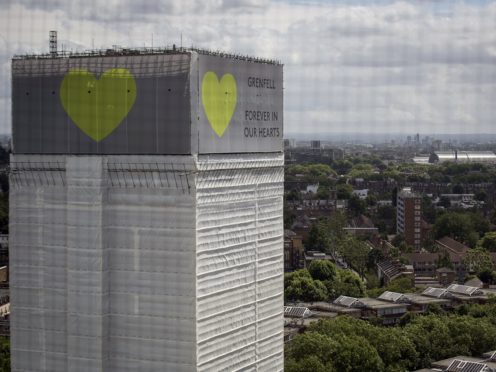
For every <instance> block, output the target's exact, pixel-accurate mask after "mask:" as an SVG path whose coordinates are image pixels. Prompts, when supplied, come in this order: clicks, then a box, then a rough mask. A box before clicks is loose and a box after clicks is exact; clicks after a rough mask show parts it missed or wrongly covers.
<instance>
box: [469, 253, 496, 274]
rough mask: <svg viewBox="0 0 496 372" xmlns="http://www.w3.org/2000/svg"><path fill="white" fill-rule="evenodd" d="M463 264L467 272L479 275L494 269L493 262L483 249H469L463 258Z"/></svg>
mask: <svg viewBox="0 0 496 372" xmlns="http://www.w3.org/2000/svg"><path fill="white" fill-rule="evenodd" d="M463 264H464V265H465V267H466V268H467V270H468V271H470V272H474V273H476V274H479V273H481V272H483V271H492V270H493V269H494V264H493V260H492V258H491V255H490V254H489V252H488V251H486V250H485V249H483V248H475V249H471V250H469V251H468V252H467V254H466V255H465V257H464V258H463Z"/></svg>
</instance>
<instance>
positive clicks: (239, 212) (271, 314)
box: [10, 52, 284, 372]
mask: <svg viewBox="0 0 496 372" xmlns="http://www.w3.org/2000/svg"><path fill="white" fill-rule="evenodd" d="M140 57H142V58H141V59H140V62H145V67H146V62H147V61H152V62H153V63H154V66H156V62H157V61H160V59H162V61H163V62H165V63H164V64H163V65H161V66H165V67H160V68H164V69H169V70H168V71H169V72H167V73H168V74H169V75H171V76H173V78H174V79H177V74H176V73H175V72H174V73H172V74H170V71H176V72H177V64H176V62H177V61H178V60H180V61H182V62H184V64H183V67H182V68H184V66H187V68H188V71H187V72H186V74H185V76H186V78H185V79H186V80H187V82H188V86H187V87H186V88H185V90H186V91H187V92H189V97H187V99H188V100H190V102H191V103H189V105H190V107H189V109H190V113H188V115H189V117H190V118H191V119H190V126H191V129H190V132H187V133H186V138H190V139H191V141H190V142H189V144H188V146H190V147H189V149H188V150H185V151H183V149H184V147H183V148H180V151H177V148H176V149H175V150H174V152H177V153H176V154H162V153H160V152H166V151H161V150H160V143H159V142H160V141H161V140H162V138H161V136H162V134H161V132H160V130H162V129H161V128H160V126H161V125H162V121H161V119H160V118H157V117H155V118H154V119H153V120H155V122H156V128H157V131H156V132H155V133H158V134H157V137H153V136H152V137H151V138H153V141H154V146H155V148H154V149H155V151H150V152H151V153H150V154H145V153H143V151H142V150H141V147H143V146H144V145H143V144H139V146H138V147H133V145H132V141H134V139H133V137H132V136H131V135H130V133H134V132H133V131H134V130H136V128H134V127H133V126H138V128H139V126H140V125H141V122H142V121H143V120H148V119H147V118H146V115H143V113H144V112H145V111H146V110H141V109H140V107H139V106H138V107H136V104H137V103H138V100H139V95H140V93H141V92H144V91H146V89H147V88H146V84H148V80H146V78H147V76H143V80H139V78H141V76H140V75H139V74H140V72H139V71H140V70H138V68H137V67H136V66H137V65H136V64H131V65H130V64H129V63H128V62H126V60H125V59H126V58H128V57H127V56H123V57H122V58H115V57H114V56H112V57H110V56H109V57H99V58H100V59H98V60H92V59H91V58H88V61H90V62H93V63H95V64H96V65H97V66H104V65H105V67H104V69H106V70H108V69H109V68H114V69H117V68H121V67H122V66H124V67H126V68H127V69H128V70H129V71H130V72H131V73H132V74H133V75H134V78H135V79H136V92H137V93H136V95H137V98H136V103H134V106H133V105H131V106H133V107H131V109H129V113H128V115H137V116H136V119H133V118H132V117H127V118H125V119H123V123H124V124H120V125H119V126H118V128H117V129H115V130H114V132H112V133H111V134H109V135H108V137H107V139H108V140H109V141H110V140H111V139H112V138H111V137H112V136H113V135H115V136H120V135H122V136H123V137H122V138H124V139H125V140H124V142H126V146H127V147H126V146H124V147H120V146H121V145H122V141H121V140H120V139H118V140H115V142H114V143H110V142H108V143H107V144H106V143H104V141H105V139H103V140H101V139H100V137H99V136H101V132H92V129H91V128H90V129H88V127H84V125H85V124H84V122H83V121H79V122H78V117H77V114H76V113H75V111H73V110H72V109H71V108H69V109H66V110H65V114H66V116H67V117H66V118H65V119H64V120H61V121H60V122H61V123H62V122H65V124H67V125H70V126H72V127H71V130H70V131H69V133H66V134H65V135H64V136H63V137H60V138H59V137H57V136H58V134H55V135H54V137H53V140H52V141H53V142H55V143H54V144H52V143H48V144H46V146H45V144H42V145H40V148H41V150H40V149H39V148H36V149H34V150H33V151H30V149H31V145H30V141H35V142H36V141H39V139H35V140H33V138H31V137H29V136H32V133H31V132H29V131H28V132H27V131H26V129H24V128H23V127H22V125H24V124H23V123H24V121H25V120H26V119H25V118H24V117H23V116H22V114H19V115H17V114H16V112H17V110H26V109H29V108H31V107H34V106H32V103H31V101H25V98H24V97H23V95H22V94H21V93H22V92H23V89H24V90H28V92H27V93H30V94H29V95H31V96H33V95H34V96H35V97H38V96H41V100H42V101H43V100H45V99H49V98H50V97H49V98H44V97H43V94H44V92H43V91H41V93H40V91H35V90H36V89H38V88H32V87H30V86H29V84H27V83H26V81H28V82H29V80H26V79H28V78H36V77H37V75H36V73H35V72H33V71H38V72H39V71H40V70H42V71H43V73H44V74H45V76H46V75H49V74H50V73H48V72H47V71H48V70H49V69H48V68H47V66H52V67H53V66H54V65H55V64H57V63H67V61H63V60H62V61H57V60H56V59H57V58H53V60H52V59H47V60H46V61H44V62H41V63H42V68H41V69H40V68H38V69H37V70H36V69H32V70H29V71H28V69H26V68H25V64H26V60H25V59H21V60H20V62H18V63H19V65H15V66H14V67H13V70H14V73H13V85H14V91H15V92H14V93H16V94H14V95H13V97H14V99H13V101H14V102H13V105H14V107H13V117H14V123H13V126H14V130H13V132H14V154H13V155H12V158H11V185H12V186H11V194H10V208H11V212H10V213H11V215H10V251H11V262H10V266H11V338H12V345H11V348H12V350H11V353H12V370H13V371H47V372H48V371H50V372H58V371H64V372H65V371H116V372H117V371H119V372H123V371H129V372H130V371H223V370H225V371H236V370H254V371H255V370H256V371H282V370H283V329H282V326H283V199H282V198H283V177H284V169H283V161H284V160H283V153H282V86H278V85H279V84H282V66H280V65H277V64H274V63H272V64H269V63H268V62H263V63H262V62H255V61H251V60H250V61H239V62H233V61H232V58H231V57H229V58H227V57H220V56H212V55H208V56H205V58H213V59H216V60H217V62H219V65H223V64H224V65H225V66H224V67H225V68H226V70H227V71H226V72H225V74H227V73H228V72H229V66H230V64H232V63H234V64H235V66H234V67H233V68H232V69H231V71H234V72H233V73H232V76H234V79H235V83H234V84H235V85H234V87H235V88H232V86H233V85H232V83H230V82H229V81H228V80H226V81H227V83H226V82H225V81H224V78H221V76H222V73H223V72H216V74H217V76H218V86H219V89H220V91H221V92H224V90H225V91H226V92H228V93H229V94H235V95H237V100H236V99H235V104H234V108H232V107H231V106H232V103H229V102H227V103H225V102H224V103H221V104H220V105H221V106H222V105H224V106H223V107H222V109H226V108H227V109H231V108H232V111H233V113H232V116H231V117H230V118H228V119H229V120H227V124H226V121H224V122H222V120H221V119H218V114H216V113H215V112H213V111H212V109H211V108H209V107H210V106H209V105H211V104H209V103H208V102H207V99H206V98H205V93H204V89H205V87H204V85H206V84H207V82H206V80H202V76H203V77H204V76H205V74H206V73H207V72H208V71H207V72H205V71H202V67H201V65H202V63H203V62H202V55H201V53H197V52H188V53H184V54H180V55H178V54H174V53H171V54H170V55H169V54H167V53H165V52H164V54H162V55H152V56H140ZM144 57H146V58H144ZM128 59H129V58H128ZM14 62H15V61H14ZM28 62H30V63H31V64H35V65H36V64H37V63H38V62H36V61H35V62H33V61H31V60H28ZM207 62H209V61H207ZM16 63H17V62H16ZM78 63H79V64H80V65H84V66H87V67H88V68H89V67H91V64H86V62H85V61H84V60H82V61H78ZM236 64H239V65H236ZM265 64H267V65H268V66H270V68H271V69H274V71H276V75H277V76H280V79H279V80H278V79H277V78H274V77H272V78H271V76H273V75H271V74H272V72H273V70H271V69H269V70H265V69H263V68H262V69H260V68H259V67H260V66H259V65H262V67H264V66H265ZM23 66H24V67H23ZM130 66H131V67H130ZM139 66H141V67H143V63H142V64H141V65H139ZM171 66H172V67H171ZM197 66H199V67H198V68H197ZM206 66H207V69H208V63H206ZM21 67H23V68H24V69H23V68H21ZM38 67H39V66H38ZM30 68H31V67H30ZM59 68H60V66H59V65H57V69H56V70H57V71H58V69H59ZM154 68H156V67H154ZM160 68H158V71H159V72H160V71H162V70H160ZM237 68H239V69H238V70H237ZM145 69H146V68H145ZM26 71H27V72H26ZM50 71H52V70H50ZM68 71H72V70H70V69H67V70H64V73H65V74H66V75H65V76H67V74H68ZM141 71H142V70H141ZM240 71H241V72H240ZM267 71H268V72H267ZM155 72H156V71H155ZM279 73H280V75H278V74H279ZM23 74H24V75H23ZM30 74H31V75H30ZM252 74H253V75H254V76H253V78H254V79H257V80H256V83H253V84H252V85H251V86H249V87H248V85H249V84H250V83H248V82H247V79H245V77H252V76H251V75H252ZM257 74H258V75H257ZM169 75H168V76H169ZM50 76H51V75H50ZM61 76H62V75H61ZM224 76H225V75H224ZM80 78H81V76H79V77H78V79H80ZM126 78H127V77H126ZM167 79H169V78H168V77H167V78H166V79H165V80H163V81H155V83H154V84H155V89H160V84H167V83H168V82H170V80H167ZM102 80H103V75H100V80H99V81H102ZM271 80H272V83H271V82H270V81H271ZM143 81H145V82H143ZM174 81H175V80H174ZM195 81H196V83H195ZM119 83H120V82H119ZM119 83H113V82H112V84H115V86H118V85H119ZM59 84H60V81H59ZM71 84H75V83H73V82H71ZM85 84H86V83H85ZM98 84H100V83H96V86H97V87H96V88H95V85H87V84H86V85H85V88H84V89H87V87H88V86H91V87H92V88H91V89H94V90H91V89H88V92H89V91H90V90H91V93H94V92H95V91H97V93H99V94H103V93H102V92H103V91H104V88H101V87H98ZM101 84H103V83H101ZM105 84H107V83H105ZM174 84H175V83H174ZM174 84H172V83H171V85H170V86H171V87H172V89H171V90H172V92H174V89H175V87H176V85H174ZM195 84H196V85H195ZM243 84H244V85H246V86H247V87H245V88H243ZM254 84H257V86H254ZM41 85H42V87H43V86H46V85H43V84H41ZM55 85H56V84H55ZM179 85H180V84H179ZM274 85H275V88H268V87H273V86H274ZM127 87H131V89H128V90H127V91H128V93H130V94H132V92H129V91H130V90H131V91H132V89H133V88H132V87H134V85H129V84H128V85H127ZM166 88H167V85H166ZM214 88H215V85H214ZM248 88H250V89H248ZM50 89H51V88H50ZM50 89H49V90H50ZM71 89H72V88H71ZM98 89H100V91H98ZM178 89H179V88H178ZM202 89H203V93H201V92H202ZM243 89H245V90H243ZM265 89H271V91H270V92H269V93H268V94H272V93H274V92H272V90H279V89H280V90H281V92H280V99H281V103H280V107H279V106H277V105H274V104H273V103H274V101H271V99H272V98H270V97H272V96H270V97H269V99H268V100H267V99H265V100H264V101H265V102H269V104H270V105H271V106H272V107H263V104H262V106H261V107H258V106H257V103H256V102H254V101H253V99H252V98H250V97H252V96H253V95H254V96H256V95H257V94H259V95H260V94H262V95H263V94H264V92H265ZM251 91H253V95H252V96H250V97H248V98H246V97H245V96H246V95H248V93H250V92H251ZM167 92H168V91H167V90H166V89H164V94H167ZM233 92H234V93H233ZM83 93H84V94H88V95H90V94H91V93H87V92H86V90H85V91H84V92H83ZM49 94H51V92H50V93H49ZM79 94H80V95H82V93H81V92H79ZM226 94H227V93H226ZM277 94H279V93H277ZM29 95H28V94H26V96H29ZM74 97H76V98H74ZM74 97H72V98H71V97H69V98H71V99H70V102H73V101H77V99H78V98H77V97H78V96H77V95H76V96H74ZM84 97H86V96H84ZM181 97H183V95H181ZM190 97H192V98H190ZM195 97H197V99H195ZM29 99H30V98H29ZM37 99H38V98H37ZM81 99H85V98H81ZM98 99H99V98H97V100H98ZM174 99H175V98H174ZM275 99H276V100H279V98H278V97H276V98H275ZM23 100H24V101H23ZM247 102H251V104H252V107H245V106H246V105H247ZM277 102H278V101H277ZM45 104H47V105H56V104H57V103H56V102H55V103H51V101H49V102H48V103H46V102H45ZM85 104H86V103H85ZM90 104H91V102H90ZM97 104H99V103H98V101H97ZM215 104H217V103H215ZM105 105H106V106H105ZM117 105H118V104H115V105H114V106H113V108H108V110H114V109H115V107H117ZM126 105H128V103H126ZM159 105H160V104H159ZM159 105H158V106H159ZM173 105H177V102H174V103H173ZM179 105H180V104H179ZM16 106H17V107H16ZM66 106H67V105H66ZM103 106H105V107H108V106H110V105H109V104H108V102H106V103H105V104H104V105H103ZM103 106H102V107H103ZM128 106H129V105H128ZM276 106H277V107H276ZM126 107H127V106H126ZM58 109H59V108H58V107H55V106H53V107H52V108H50V110H52V111H54V110H58ZM134 109H137V110H138V114H139V115H138V114H136V113H133V111H132V110H134ZM33 110H34V111H36V110H35V109H34V108H33ZM157 110H158V108H157ZM247 110H251V111H254V112H255V114H254V115H255V117H257V115H259V114H258V113H257V112H258V111H260V112H268V113H269V114H263V113H262V114H260V115H261V117H262V118H263V117H264V115H268V118H269V119H273V121H272V123H266V122H264V121H263V120H260V121H253V120H247V121H244V119H243V118H246V117H247V116H246V111H247ZM279 110H280V113H279ZM228 111H229V110H228ZM96 112H97V114H96V115H97V116H98V115H100V113H99V112H98V111H96ZM273 112H278V114H276V115H274V114H273ZM140 113H141V114H140ZM43 114H44V111H43V112H42V113H41V115H43ZM111 114H112V112H111V113H110V114H109V115H110V116H111ZM35 115H36V113H34V114H33V116H35ZM38 115H40V114H39V113H38ZM50 115H53V113H52V114H50ZM57 115H58V114H57ZM215 115H217V119H216V116H215ZM227 116H229V115H227ZM265 117H267V116H265ZM276 119H277V120H276ZM57 120H58V119H57ZM57 120H55V122H56V123H57ZM99 120H100V121H102V124H101V126H100V127H98V128H99V129H98V130H100V129H101V127H103V126H104V125H105V123H104V122H103V120H106V119H102V118H100V119H99ZM206 120H207V121H208V122H206ZM216 120H217V121H216ZM51 122H52V121H49V120H47V121H46V122H42V123H41V124H40V125H41V126H42V129H43V130H42V132H43V133H42V134H41V136H40V138H45V139H46V138H49V135H48V134H47V133H50V131H52V130H54V129H53V128H52V127H50V126H49V125H50V124H49V123H51ZM74 124H76V126H77V127H79V129H81V128H83V129H84V130H85V131H86V132H87V133H86V132H85V133H84V135H83V134H81V133H78V128H77V127H74ZM207 124H208V125H207ZM16 125H19V127H18V129H16ZM54 125H55V124H54ZM57 125H58V124H57ZM61 125H63V124H61ZM99 125H100V124H99ZM123 125H125V126H126V128H124V129H125V130H124V129H123V128H122V127H123ZM167 125H169V124H167ZM173 125H176V124H174V123H173ZM202 125H203V127H202ZM234 125H238V126H241V128H237V127H234ZM268 125H271V126H270V127H269V128H267V127H268ZM231 126H232V128H231ZM243 126H244V127H243ZM61 128H62V127H61ZM246 128H248V129H252V128H254V129H253V130H254V131H256V132H257V137H256V138H254V137H250V135H249V134H250V133H249V131H246ZM270 128H276V129H278V130H279V134H280V136H279V137H276V132H278V131H276V130H275V129H274V130H272V131H269V129H270ZM121 129H122V130H121ZM211 129H213V130H214V131H215V133H214V134H213V135H211V134H210V133H208V130H211ZM84 130H82V131H84ZM231 130H232V132H231ZM119 131H121V132H119ZM178 131H179V134H180V135H181V136H182V137H181V138H183V139H184V138H185V135H183V134H181V133H182V132H181V129H178ZM123 132H126V133H124V134H123ZM138 132H139V131H138ZM269 132H270V133H271V135H270V136H269V135H267V134H268V133H269ZM95 133H98V134H95ZM240 133H241V134H243V137H242V140H240V141H238V142H236V141H234V140H233V138H235V136H239V135H240ZM245 133H247V136H246V137H245V136H244V134H245ZM16 134H17V137H16ZM219 134H220V135H219ZM264 135H267V136H264ZM66 136H67V137H66ZM71 136H75V138H76V139H75V140H74V139H72V138H71ZM92 136H93V137H96V138H97V139H98V144H97V146H96V149H95V147H94V144H93V141H92V138H91V137H92ZM163 136H165V135H163ZM28 137H29V138H28ZM65 138H69V140H68V141H69V142H70V149H69V150H68V151H66V150H65V149H62V150H60V149H61V148H62V147H64V146H65V144H60V143H59V142H61V141H62V142H63V141H65ZM205 138H206V139H205ZM212 138H213V139H212ZM93 139H94V138H93ZM204 139H205V141H204V142H205V143H202V141H203V140H204ZM155 140H156V141H155ZM224 140H226V143H223V142H222V141H224ZM265 140H266V141H265ZM86 141H87V143H86ZM145 141H148V139H145ZM164 141H165V142H166V143H168V142H167V141H168V139H166V138H165V139H164ZM178 141H180V139H178ZM214 141H219V142H218V143H217V142H214ZM249 141H252V142H253V143H250V142H249ZM16 144H17V145H18V146H16ZM107 145H108V146H107ZM176 145H177V144H174V143H172V142H171V143H170V146H172V147H173V146H176ZM34 146H35V147H36V144H35V145H34ZM91 146H93V147H91ZM106 146H107V147H106ZM140 146H141V147H140ZM16 148H17V149H16ZM120 148H124V150H120V151H116V149H120ZM143 148H144V147H143ZM74 149H76V150H74ZM80 149H84V150H83V151H80ZM88 149H89V150H88ZM136 149H137V150H136ZM157 149H158V150H157ZM236 149H237V150H236ZM51 152H55V154H53V153H51ZM64 152H65V153H64Z"/></svg>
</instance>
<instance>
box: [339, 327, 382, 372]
mask: <svg viewBox="0 0 496 372" xmlns="http://www.w3.org/2000/svg"><path fill="white" fill-rule="evenodd" d="M336 340H337V342H338V344H339V347H338V348H337V350H336V353H335V354H334V356H333V361H332V364H333V365H334V367H335V368H336V370H337V371H340V372H341V371H343V372H361V371H374V372H375V371H377V372H380V371H383V370H384V363H383V362H382V360H381V358H380V357H379V354H378V353H377V350H376V349H375V348H374V347H373V346H372V345H371V344H370V343H369V342H368V341H367V340H366V339H365V338H364V337H360V336H356V335H353V334H350V335H348V336H345V335H340V336H338V337H336ZM357 356H359V357H357Z"/></svg>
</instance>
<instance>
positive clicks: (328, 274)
mask: <svg viewBox="0 0 496 372" xmlns="http://www.w3.org/2000/svg"><path fill="white" fill-rule="evenodd" d="M308 272H309V273H310V275H311V276H312V278H313V279H314V280H320V281H322V282H323V281H326V280H335V279H336V276H337V270H336V266H335V265H334V264H333V263H332V262H330V261H328V260H315V261H312V262H311V263H310V265H309V266H308Z"/></svg>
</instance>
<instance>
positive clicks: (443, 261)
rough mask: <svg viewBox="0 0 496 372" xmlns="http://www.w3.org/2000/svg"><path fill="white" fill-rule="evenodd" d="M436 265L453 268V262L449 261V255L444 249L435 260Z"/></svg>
mask: <svg viewBox="0 0 496 372" xmlns="http://www.w3.org/2000/svg"><path fill="white" fill-rule="evenodd" d="M437 267H438V268H441V267H447V268H448V269H453V268H454V266H453V262H451V257H450V255H449V254H448V252H446V251H444V253H443V254H442V255H440V256H439V259H438V260H437Z"/></svg>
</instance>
